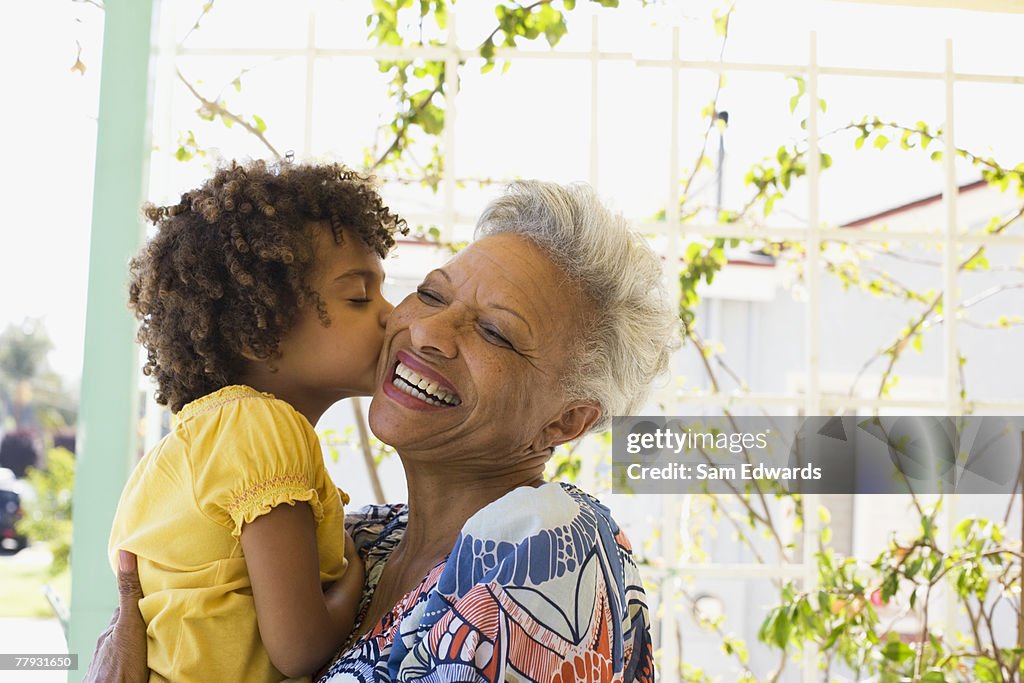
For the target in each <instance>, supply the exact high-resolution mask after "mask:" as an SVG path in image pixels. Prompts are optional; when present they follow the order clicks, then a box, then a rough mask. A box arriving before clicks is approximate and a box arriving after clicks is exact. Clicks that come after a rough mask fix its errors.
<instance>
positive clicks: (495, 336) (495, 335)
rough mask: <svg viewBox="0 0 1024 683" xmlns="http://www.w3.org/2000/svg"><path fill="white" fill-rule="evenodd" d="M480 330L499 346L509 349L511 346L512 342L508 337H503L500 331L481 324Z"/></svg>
mask: <svg viewBox="0 0 1024 683" xmlns="http://www.w3.org/2000/svg"><path fill="white" fill-rule="evenodd" d="M480 330H481V332H482V333H483V335H484V336H485V337H487V339H489V340H490V341H491V342H493V343H495V344H498V345H499V346H506V347H508V348H510V349H511V348H512V343H511V342H510V341H509V340H508V339H505V337H503V336H501V333H500V332H498V331H497V330H495V329H493V328H491V327H485V326H481V327H480Z"/></svg>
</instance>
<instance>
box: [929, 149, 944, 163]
mask: <svg viewBox="0 0 1024 683" xmlns="http://www.w3.org/2000/svg"><path fill="white" fill-rule="evenodd" d="M931 160H932V161H942V150H935V151H934V152H932V156H931Z"/></svg>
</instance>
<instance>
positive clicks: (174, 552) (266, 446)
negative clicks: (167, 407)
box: [108, 386, 348, 683]
mask: <svg viewBox="0 0 1024 683" xmlns="http://www.w3.org/2000/svg"><path fill="white" fill-rule="evenodd" d="M297 501H304V502H306V503H309V505H310V507H311V508H312V509H313V515H314V518H315V519H316V523H317V529H316V538H317V547H318V549H319V556H320V580H321V581H322V582H328V581H337V580H338V579H339V578H341V576H342V575H343V574H344V572H345V564H346V563H345V553H344V551H345V539H344V527H343V523H344V511H343V508H342V505H343V504H344V503H348V496H347V495H346V494H345V493H344V492H343V491H341V490H340V489H338V488H337V487H336V486H335V485H334V483H333V482H332V481H331V478H330V476H329V475H328V474H327V470H326V469H325V468H324V462H323V453H322V452H321V450H320V441H319V439H318V438H317V435H316V433H315V432H314V431H313V427H312V426H311V425H310V424H309V422H308V421H307V420H306V418H305V417H303V416H302V415H300V414H299V413H298V412H297V411H296V410H295V409H294V408H292V407H291V405H289V404H288V403H286V402H284V401H280V400H278V399H276V398H274V397H273V396H271V395H270V394H263V393H260V392H258V391H256V390H255V389H252V388H250V387H246V386H229V387H225V388H224V389H221V390H220V391H216V392H214V393H212V394H209V395H208V396H204V397H202V398H200V399H198V400H196V401H193V402H192V403H189V404H188V405H186V406H185V407H184V408H182V409H181V412H179V413H178V415H177V422H176V424H175V427H174V430H173V431H172V432H171V433H170V434H168V435H167V436H166V437H164V439H163V441H161V442H160V443H159V444H157V446H156V447H155V448H154V449H153V450H152V451H151V452H149V453H148V454H147V455H146V456H145V457H144V458H142V460H140V461H139V464H138V466H137V467H136V468H135V471H134V472H133V473H132V476H131V478H130V479H129V480H128V483H127V485H126V486H125V488H124V492H123V493H122V494H121V500H120V502H119V503H118V506H117V513H116V515H115V517H114V526H113V529H112V530H111V534H110V545H109V547H108V552H109V555H110V564H111V567H112V568H113V569H114V571H115V572H116V571H117V551H118V550H119V549H123V550H128V551H131V552H133V553H135V554H136V555H138V558H139V563H138V564H139V578H140V580H141V582H142V591H143V593H144V594H145V597H144V598H143V599H142V601H141V602H140V603H139V608H140V609H141V611H142V617H143V618H144V619H145V621H146V624H147V629H146V633H147V640H148V646H149V650H148V656H149V667H150V669H151V670H152V674H151V676H150V681H174V682H175V683H191V682H193V681H195V682H200V681H202V682H204V683H206V682H210V681H224V682H225V683H227V682H229V681H281V680H286V677H285V676H284V675H283V674H281V673H280V672H279V671H277V669H275V668H274V665H273V664H272V663H271V661H270V656H269V655H268V654H267V651H266V650H265V649H264V647H263V644H262V642H261V641H260V634H259V629H258V626H257V622H256V608H255V605H254V604H253V599H252V587H251V585H250V583H249V575H248V573H247V571H246V567H245V557H244V556H243V554H242V547H241V543H240V542H239V539H240V537H241V530H242V524H244V523H245V522H251V521H252V520H254V519H256V518H257V517H259V516H260V515H263V514H266V513H268V512H270V510H271V509H273V508H274V507H275V506H277V505H280V504H282V503H287V504H289V505H294V504H295V503H296V502H297ZM281 561H282V562H287V561H288V558H287V557H282V558H281ZM339 645H341V643H339Z"/></svg>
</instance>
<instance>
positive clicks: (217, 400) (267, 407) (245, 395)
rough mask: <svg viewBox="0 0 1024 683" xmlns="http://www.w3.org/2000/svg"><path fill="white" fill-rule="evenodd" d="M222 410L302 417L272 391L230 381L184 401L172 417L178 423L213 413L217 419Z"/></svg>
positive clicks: (245, 414)
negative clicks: (219, 387)
mask: <svg viewBox="0 0 1024 683" xmlns="http://www.w3.org/2000/svg"><path fill="white" fill-rule="evenodd" d="M225 412H229V413H234V414H235V415H236V416H237V417H238V418H239V419H245V418H246V417H249V416H251V417H252V418H254V419H259V418H262V417H263V416H264V414H265V413H267V412H270V413H280V414H282V415H285V416H288V417H292V414H293V413H294V415H295V416H296V417H300V418H301V417H302V415H301V414H299V412H298V411H297V410H295V408H293V407H292V406H291V404H289V403H287V402H285V401H282V400H281V399H279V398H277V397H276V396H274V395H273V394H268V393H266V392H263V391H257V390H256V389H253V388H252V387H250V386H246V385H244V384H231V385H228V386H226V387H223V388H221V389H218V390H217V391H214V392H212V393H209V394H206V395H205V396H200V397H199V398H197V399H196V400H194V401H190V402H189V403H186V404H185V406H184V407H183V408H182V409H181V410H180V411H178V414H177V415H176V419H177V422H178V423H179V424H183V423H185V422H188V421H190V420H195V419H197V418H203V417H209V416H212V415H217V414H220V415H218V418H221V417H222V416H223V415H222V414H223V413H225ZM302 419H305V418H302Z"/></svg>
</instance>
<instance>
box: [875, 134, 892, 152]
mask: <svg viewBox="0 0 1024 683" xmlns="http://www.w3.org/2000/svg"><path fill="white" fill-rule="evenodd" d="M888 144H889V138H887V137H886V136H884V135H879V136H878V137H877V138H875V147H876V148H878V149H885V146H886V145H888Z"/></svg>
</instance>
